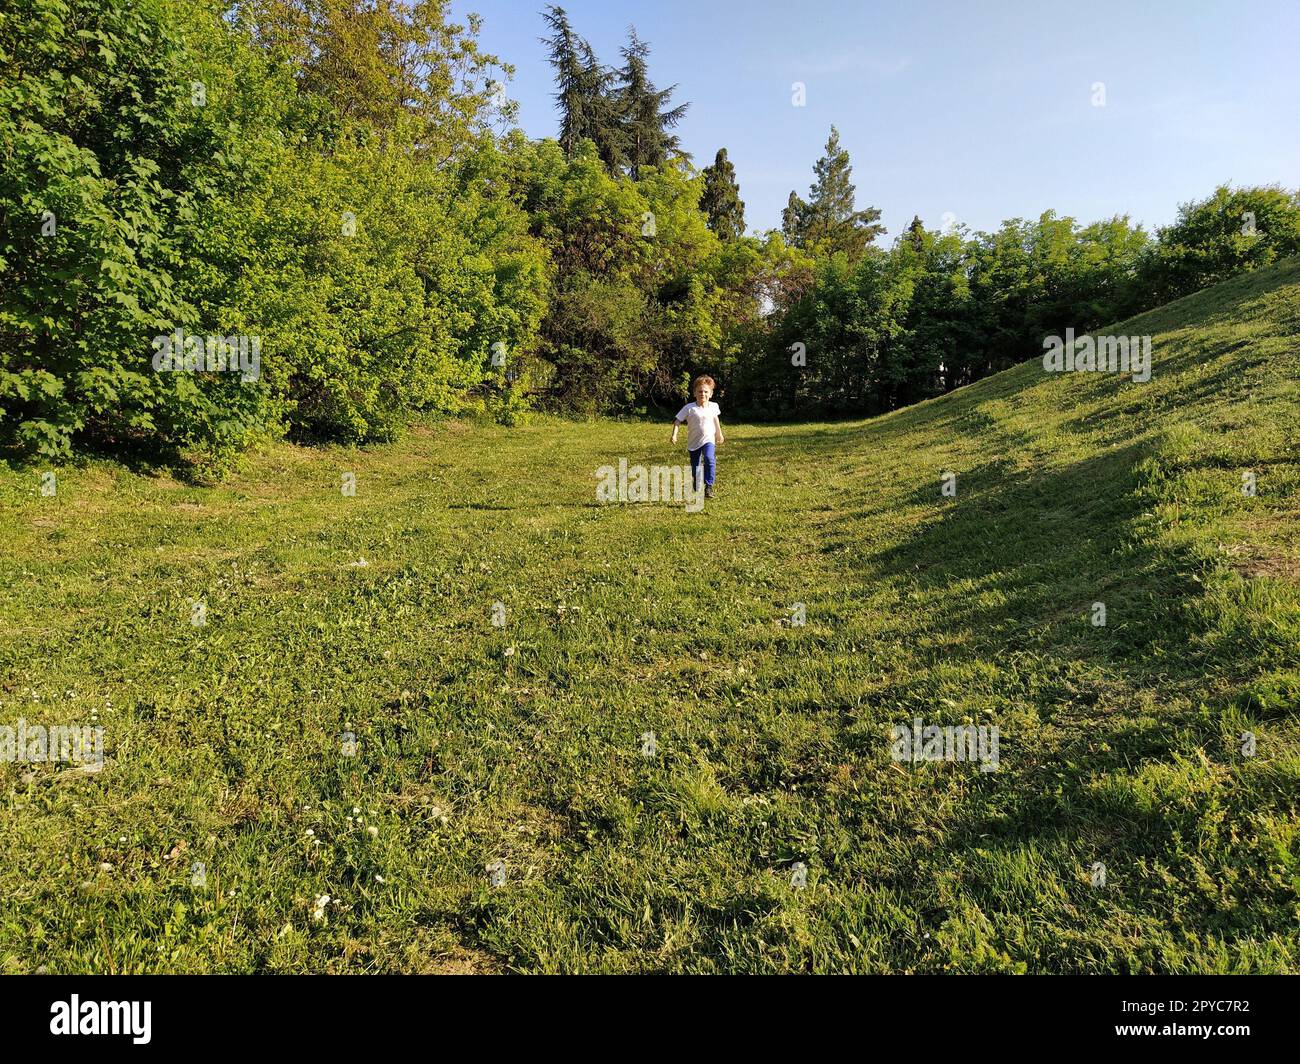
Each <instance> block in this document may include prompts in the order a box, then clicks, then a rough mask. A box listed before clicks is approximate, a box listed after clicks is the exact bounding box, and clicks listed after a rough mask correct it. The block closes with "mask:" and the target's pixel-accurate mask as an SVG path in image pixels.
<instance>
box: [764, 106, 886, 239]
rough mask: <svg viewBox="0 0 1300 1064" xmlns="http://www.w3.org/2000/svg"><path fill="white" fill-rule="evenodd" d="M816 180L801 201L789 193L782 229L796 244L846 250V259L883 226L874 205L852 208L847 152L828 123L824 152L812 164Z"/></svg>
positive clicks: (852, 199) (851, 185) (849, 164)
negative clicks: (828, 136)
mask: <svg viewBox="0 0 1300 1064" xmlns="http://www.w3.org/2000/svg"><path fill="white" fill-rule="evenodd" d="M813 172H814V173H815V174H816V175H817V179H816V180H815V181H814V182H813V184H812V188H811V189H810V190H809V197H808V201H807V202H806V203H805V202H804V201H803V200H801V199H800V198H799V197H798V196H796V195H795V194H794V193H793V192H791V193H790V201H789V203H788V205H787V206H786V209H785V214H783V215H782V228H783V229H784V230H785V232H786V235H787V237H790V238H792V240H793V243H795V244H796V245H797V246H799V247H805V248H809V249H811V250H815V251H821V252H824V253H827V254H833V253H834V252H836V251H844V252H847V253H848V255H849V256H850V258H857V257H859V256H861V255H862V253H863V252H864V251H865V250H866V247H867V245H868V244H870V243H871V242H872V241H873V240H875V239H876V237H878V236H880V235H881V234H882V233H883V232H884V231H885V227H884V226H882V225H878V224H877V221H878V220H879V218H880V211H879V210H877V209H876V208H875V207H868V208H867V209H866V210H862V211H859V210H856V209H855V205H854V187H853V182H852V181H851V180H850V177H851V176H852V174H853V166H852V164H851V163H850V162H849V153H848V151H847V150H846V149H845V148H844V147H842V146H841V145H840V133H839V130H837V129H836V128H835V127H834V126H831V135H830V138H829V139H828V140H827V141H826V153H825V154H824V155H823V156H822V157H821V158H820V159H818V160H817V165H816V166H815V167H813Z"/></svg>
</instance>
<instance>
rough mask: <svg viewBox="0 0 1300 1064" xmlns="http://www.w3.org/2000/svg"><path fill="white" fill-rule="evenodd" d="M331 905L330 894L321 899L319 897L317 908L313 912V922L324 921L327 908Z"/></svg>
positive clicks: (323, 895)
mask: <svg viewBox="0 0 1300 1064" xmlns="http://www.w3.org/2000/svg"><path fill="white" fill-rule="evenodd" d="M329 903H330V896H329V895H328V894H322V895H321V896H320V897H318V898H317V899H316V907H315V908H314V909H313V910H312V914H311V918H312V919H313V920H324V919H325V906H327V905H328V904H329Z"/></svg>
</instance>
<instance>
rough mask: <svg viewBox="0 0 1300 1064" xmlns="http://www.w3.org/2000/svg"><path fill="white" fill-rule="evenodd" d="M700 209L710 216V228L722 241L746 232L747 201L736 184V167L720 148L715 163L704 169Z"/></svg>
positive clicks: (732, 238)
mask: <svg viewBox="0 0 1300 1064" xmlns="http://www.w3.org/2000/svg"><path fill="white" fill-rule="evenodd" d="M700 208H701V209H702V210H703V211H704V212H705V213H706V214H707V215H708V217H709V228H710V229H712V230H713V231H714V232H715V233H717V234H718V236H719V237H720V238H721V239H723V240H736V239H738V238H739V237H741V236H743V235H744V233H745V204H744V202H743V201H742V200H741V198H740V186H739V185H737V184H736V168H735V167H734V166H732V165H731V160H730V159H728V158H727V149H726V148H719V149H718V154H717V156H716V157H715V158H714V160H713V165H712V166H706V167H705V168H704V195H703V197H702V198H701V199H700Z"/></svg>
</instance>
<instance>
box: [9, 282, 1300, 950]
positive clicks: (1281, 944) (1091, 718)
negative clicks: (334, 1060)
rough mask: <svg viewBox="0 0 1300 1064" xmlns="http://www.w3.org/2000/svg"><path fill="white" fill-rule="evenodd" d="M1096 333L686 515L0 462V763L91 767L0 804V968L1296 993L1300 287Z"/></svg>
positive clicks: (802, 450) (388, 469) (325, 464)
mask: <svg viewBox="0 0 1300 1064" xmlns="http://www.w3.org/2000/svg"><path fill="white" fill-rule="evenodd" d="M1107 331H1113V332H1123V333H1125V334H1140V333H1151V334H1154V336H1155V340H1154V346H1155V356H1156V361H1155V375H1154V378H1153V380H1152V381H1151V383H1150V384H1146V385H1139V384H1134V383H1132V382H1131V381H1128V380H1124V381H1120V380H1118V379H1116V378H1115V377H1105V376H1100V375H1092V376H1085V375H1078V374H1065V375H1047V374H1044V373H1043V372H1042V369H1041V366H1040V364H1039V363H1038V362H1037V361H1032V362H1029V363H1027V364H1025V365H1023V366H1020V367H1018V368H1016V369H1013V370H1011V371H1009V372H1007V373H1003V374H1001V375H999V376H997V377H994V378H991V379H989V380H986V381H984V382H981V383H980V384H978V385H975V386H973V387H971V388H967V389H965V390H963V391H961V392H958V393H954V394H953V395H950V396H947V397H945V398H943V399H940V400H936V401H933V402H930V403H926V404H923V405H921V406H917V407H913V408H910V409H907V410H904V411H900V412H897V413H895V414H892V415H889V416H887V417H883V418H878V419H875V420H871V421H864V422H854V423H834V424H802V425H797V426H752V425H739V424H736V425H732V426H730V428H729V430H728V443H727V445H726V446H725V447H724V448H722V450H721V451H720V456H719V457H720V478H719V487H720V494H719V497H718V498H717V499H716V500H715V501H713V502H711V503H709V505H708V506H707V507H706V508H705V510H704V511H703V512H702V513H687V512H685V511H684V510H683V508H682V507H681V506H667V505H663V506H659V505H624V506H617V505H615V506H602V505H598V504H597V503H596V501H595V484H596V478H595V470H596V468H597V467H598V466H600V465H603V464H605V463H616V462H617V460H618V458H620V457H626V458H628V460H629V461H630V462H632V463H637V462H644V463H651V462H663V463H667V462H673V461H679V460H680V451H678V450H673V449H670V448H669V447H668V445H667V435H668V430H667V428H666V427H665V426H662V425H645V424H629V423H611V422H603V423H595V424H566V423H560V422H539V423H536V424H532V425H529V426H525V427H523V428H519V429H514V430H508V429H502V428H496V427H491V426H484V425H478V424H466V423H451V424H439V425H434V426H430V427H428V428H424V429H421V430H419V431H416V432H414V433H413V434H412V435H411V436H409V437H408V438H407V439H406V440H405V441H404V442H402V443H401V444H398V445H394V446H392V447H385V448H379V449H374V450H367V451H351V450H344V449H308V448H297V447H291V446H288V445H284V446H278V447H275V448H273V449H271V450H269V451H267V452H265V453H263V454H261V455H259V456H257V457H256V458H254V459H252V460H250V461H249V463H248V464H247V466H246V467H245V468H244V469H243V470H241V471H240V472H239V473H237V474H236V475H234V476H232V477H231V478H230V479H229V480H228V481H226V482H225V483H223V484H221V485H220V486H217V487H196V486H193V485H188V484H185V483H182V482H179V481H177V480H174V479H171V478H170V477H168V476H166V475H161V474H158V473H157V472H149V471H145V472H135V471H130V470H128V469H126V468H123V467H122V466H120V465H115V464H111V463H107V462H87V463H84V464H80V465H77V466H72V467H68V468H64V469H60V470H58V471H57V472H58V494H57V495H56V496H55V497H52V498H50V497H43V496H41V494H40V492H39V490H38V486H39V484H38V476H39V473H40V472H41V470H42V468H43V467H42V466H40V465H23V466H21V467H18V466H8V467H3V468H0V504H2V506H3V509H2V511H0V513H2V515H3V516H2V518H0V557H2V559H3V561H2V562H0V565H2V566H3V568H2V570H0V575H2V577H3V587H4V591H5V593H4V596H3V601H2V602H0V622H2V634H0V723H13V722H15V721H16V720H17V719H18V718H19V717H23V718H25V719H26V720H27V721H28V722H29V723H46V724H85V723H90V722H91V720H92V717H91V714H92V712H93V713H95V714H96V717H95V719H97V721H98V722H99V723H101V724H102V725H103V726H104V728H105V741H106V749H107V760H106V763H105V765H104V767H103V769H102V771H100V772H98V773H95V774H88V773H84V772H81V771H79V770H77V769H75V768H69V767H68V766H66V765H50V764H17V763H15V764H3V765H0V920H2V922H0V970H3V971H9V972H27V971H33V970H36V969H37V968H39V967H44V968H45V969H46V970H48V971H51V972H87V971H95V972H144V971H169V972H170V971H182V972H193V971H220V972H242V971H280V972H298V971H330V972H359V971H504V970H521V971H605V972H625V971H626V972H630V971H691V972H715V971H732V972H775V971H866V972H879V971H906V972H939V971H955V972H976V971H1013V972H1014V971H1030V972H1153V971H1159V972H1168V971H1177V972H1185V971H1199V972H1208V971H1215V972H1219V971H1226V972H1246V971H1253V972H1264V971H1269V972H1297V971H1300V941H1298V935H1297V927H1298V926H1300V830H1298V827H1297V808H1298V806H1300V723H1298V706H1300V591H1298V589H1297V573H1300V535H1298V533H1297V521H1296V517H1297V511H1298V509H1300V503H1298V502H1297V500H1298V499H1300V467H1298V465H1297V459H1298V458H1300V445H1298V444H1297V431H1296V422H1297V415H1298V414H1300V403H1298V402H1297V400H1300V384H1298V383H1297V377H1298V375H1300V358H1298V356H1297V333H1298V332H1300V263H1297V262H1296V261H1291V262H1289V263H1285V264H1282V265H1281V266H1279V267H1275V268H1272V269H1269V270H1265V271H1260V272H1257V273H1255V274H1251V275H1249V276H1246V277H1243V278H1240V279H1238V280H1235V281H1232V282H1229V283H1227V284H1225V285H1222V286H1219V287H1218V288H1215V289H1211V290H1208V291H1206V292H1203V293H1200V294H1198V295H1196V296H1193V297H1191V298H1188V299H1185V300H1182V301H1180V302H1178V303H1176V304H1172V305H1170V306H1168V307H1165V308H1162V309H1160V310H1158V311H1155V312H1152V313H1150V314H1146V315H1143V316H1142V317H1140V318H1137V319H1134V320H1133V321H1131V322H1129V323H1126V324H1125V325H1124V326H1122V327H1117V328H1115V329H1112V330H1107ZM1032 354H1033V352H1026V355H1032ZM810 357H815V353H814V354H813V355H811V356H810ZM724 403H725V397H724ZM724 410H725V406H724ZM1246 470H1250V471H1253V472H1255V474H1256V475H1257V478H1258V494H1257V495H1256V496H1255V497H1247V496H1245V495H1243V493H1242V490H1241V482H1242V472H1243V471H1246ZM347 471H351V472H354V473H355V474H356V477H357V485H358V488H357V494H356V497H355V498H346V497H344V496H343V495H342V494H341V492H340V490H339V481H340V477H341V475H342V474H343V473H344V472H347ZM948 471H952V472H956V473H957V474H958V493H957V497H956V498H955V499H949V498H943V497H941V495H940V477H941V475H942V474H943V473H944V472H948ZM363 558H364V559H365V562H366V564H365V565H364V566H362V565H360V564H355V563H359V561H360V560H361V559H363ZM191 599H202V600H203V601H204V602H205V603H206V606H207V624H206V625H205V626H203V627H194V626H192V625H191V624H190V612H189V611H190V607H189V600H191ZM497 601H499V602H501V603H503V604H504V605H505V607H506V609H507V614H506V624H505V626H504V627H495V626H494V625H493V624H492V608H493V603H494V602H497ZM1095 601H1103V602H1105V604H1106V606H1107V613H1108V624H1107V626H1106V627H1094V626H1093V625H1092V624H1091V623H1090V616H1091V605H1092V603H1093V602H1095ZM796 602H802V603H804V604H805V606H806V611H807V624H806V625H805V626H802V627H799V626H792V625H790V624H788V623H784V619H786V618H788V617H789V616H790V609H791V607H792V605H793V604H794V603H796ZM914 716H920V717H922V718H924V719H925V722H926V723H927V724H941V725H942V724H954V723H961V722H964V721H970V722H974V723H982V724H989V725H996V726H997V727H998V728H999V729H1000V734H1001V746H1000V768H999V770H998V771H997V772H992V773H982V772H980V771H978V766H976V765H971V764H962V763H922V764H917V765H911V764H907V763H903V764H899V763H896V762H895V761H894V760H892V759H891V757H890V736H889V729H890V727H891V725H893V724H895V723H899V722H904V721H908V720H910V719H912V718H913V717H914ZM347 730H351V731H353V732H354V733H355V734H356V736H357V742H358V744H359V745H358V750H357V753H356V756H355V757H346V756H344V754H343V752H342V750H341V742H340V736H341V734H342V733H343V732H344V731H347ZM645 731H654V732H655V733H656V737H657V746H658V753H657V756H656V757H654V758H653V759H647V758H645V757H643V756H642V754H641V738H640V737H641V734H642V733H643V732H645ZM1246 731H1249V732H1252V733H1253V734H1254V735H1255V736H1256V741H1257V749H1256V753H1255V755H1254V756H1253V757H1246V756H1244V755H1243V754H1242V752H1241V749H1240V746H1241V743H1240V739H1239V737H1240V734H1241V733H1242V732H1246ZM371 829H373V830H371ZM309 831H310V832H311V833H312V834H308V832H309ZM498 859H500V860H503V861H504V862H505V865H506V875H507V881H506V883H505V885H504V886H501V887H493V886H491V885H490V884H489V882H488V876H487V872H486V871H485V868H486V866H487V865H488V864H489V863H490V862H492V861H495V860H498ZM195 861H201V862H203V864H204V865H205V866H206V883H205V884H204V885H201V886H195V885H193V884H192V882H191V868H192V865H193V863H194V862H195ZM796 861H802V862H804V863H805V864H806V866H807V869H808V881H807V887H806V888H805V889H802V890H800V889H796V888H795V887H794V886H792V884H791V882H790V875H791V873H790V869H791V866H792V865H793V863H794V862H796ZM1097 862H1100V863H1103V864H1104V865H1105V866H1106V870H1107V878H1106V883H1105V885H1104V886H1101V887H1094V886H1093V885H1092V881H1091V872H1090V869H1091V868H1092V866H1093V865H1094V863H1097ZM323 894H328V895H329V896H330V897H331V899H332V901H331V903H330V904H329V905H327V906H326V907H325V913H326V916H325V918H324V919H323V920H320V921H317V920H314V919H313V917H312V912H313V907H314V903H315V899H316V898H317V897H318V896H319V895H323Z"/></svg>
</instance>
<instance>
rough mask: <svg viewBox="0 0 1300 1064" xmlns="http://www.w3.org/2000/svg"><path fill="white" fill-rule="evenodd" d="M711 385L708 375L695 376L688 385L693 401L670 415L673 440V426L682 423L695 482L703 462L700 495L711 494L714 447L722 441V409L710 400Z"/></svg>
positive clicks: (711, 393) (715, 450)
mask: <svg viewBox="0 0 1300 1064" xmlns="http://www.w3.org/2000/svg"><path fill="white" fill-rule="evenodd" d="M714 387H715V385H714V383H713V378H712V377H696V378H695V383H694V384H693V385H691V393H692V394H693V395H694V396H695V402H693V403H687V404H686V405H685V406H684V407H682V408H681V409H680V410H679V411H677V417H676V418H674V419H673V443H676V442H677V430H678V429H679V428H681V427H682V426H683V425H685V426H686V450H687V452H688V453H689V454H690V456H691V480H692V481H694V482H695V484H696V485H698V484H699V482H700V466H701V465H703V466H704V497H705V498H706V499H711V498H713V471H714V465H715V457H716V453H717V447H718V446H721V445H722V444H723V443H724V442H726V441H725V440H724V439H723V436H722V422H721V421H720V420H719V418H720V417H721V416H722V411H721V410H719V409H718V404H717V403H714V402H710V400H711V399H712V398H713V389H714Z"/></svg>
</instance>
